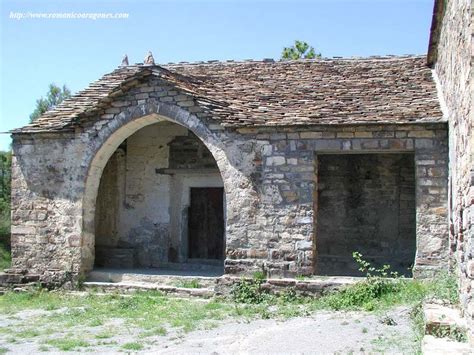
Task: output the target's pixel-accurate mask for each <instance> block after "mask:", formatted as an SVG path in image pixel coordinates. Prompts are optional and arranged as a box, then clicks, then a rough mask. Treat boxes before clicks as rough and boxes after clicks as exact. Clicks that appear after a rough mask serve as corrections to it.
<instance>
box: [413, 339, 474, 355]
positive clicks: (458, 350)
mask: <svg viewBox="0 0 474 355" xmlns="http://www.w3.org/2000/svg"><path fill="white" fill-rule="evenodd" d="M421 352H422V354H427V355H438V354H439V355H447V354H462V355H464V354H465V355H468V354H472V353H473V349H472V348H471V347H470V346H469V344H468V343H460V342H457V341H453V340H450V339H446V338H436V337H434V336H432V335H425V336H424V337H423V341H422V344H421Z"/></svg>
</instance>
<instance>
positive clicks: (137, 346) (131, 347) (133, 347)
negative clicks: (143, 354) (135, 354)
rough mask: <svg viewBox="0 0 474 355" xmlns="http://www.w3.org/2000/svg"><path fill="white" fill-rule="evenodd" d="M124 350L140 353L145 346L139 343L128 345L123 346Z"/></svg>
mask: <svg viewBox="0 0 474 355" xmlns="http://www.w3.org/2000/svg"><path fill="white" fill-rule="evenodd" d="M122 349H125V350H135V351H138V350H142V349H143V345H142V344H140V343H137V342H133V343H126V344H123V345H122Z"/></svg>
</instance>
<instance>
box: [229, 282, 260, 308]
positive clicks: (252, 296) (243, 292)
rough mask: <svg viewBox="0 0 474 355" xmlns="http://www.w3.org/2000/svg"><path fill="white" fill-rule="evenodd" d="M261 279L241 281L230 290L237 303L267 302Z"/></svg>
mask: <svg viewBox="0 0 474 355" xmlns="http://www.w3.org/2000/svg"><path fill="white" fill-rule="evenodd" d="M262 284H263V279H260V278H254V279H241V280H239V281H238V282H237V283H236V284H235V285H234V287H233V288H232V290H231V295H232V298H233V300H234V301H235V302H237V303H249V304H259V303H262V302H264V301H266V300H268V296H269V295H268V293H267V292H265V291H264V290H263V289H262Z"/></svg>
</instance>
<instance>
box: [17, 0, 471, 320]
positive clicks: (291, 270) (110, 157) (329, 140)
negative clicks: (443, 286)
mask: <svg viewBox="0 0 474 355" xmlns="http://www.w3.org/2000/svg"><path fill="white" fill-rule="evenodd" d="M472 53H473V52H472V3H471V1H470V0H455V1H454V0H453V1H448V2H446V3H445V2H444V1H442V0H440V1H436V3H435V11H434V17H433V26H432V33H431V39H430V46H429V53H428V60H427V58H426V57H425V56H406V57H373V58H365V59H319V60H299V61H288V62H275V61H273V60H263V61H246V62H231V61H230V62H215V61H212V62H205V63H192V64H190V63H180V64H169V65H155V64H154V63H153V61H152V60H151V59H150V58H147V61H146V63H145V64H136V65H126V64H125V65H122V66H120V67H119V68H118V69H116V70H114V71H113V72H112V73H110V74H107V75H105V76H103V77H102V78H101V79H99V80H98V81H96V82H94V83H92V84H91V85H90V86H89V87H88V88H87V89H85V90H83V91H81V92H79V93H78V94H77V95H75V96H73V97H72V98H71V99H68V100H66V101H64V102H63V103H62V104H61V105H59V106H58V107H56V109H54V110H53V111H50V112H47V113H46V114H44V115H43V116H42V117H41V118H39V119H38V120H37V121H35V122H34V123H32V124H30V125H28V126H25V127H23V128H20V129H17V130H14V131H13V132H12V136H13V152H14V158H13V171H12V176H13V181H12V190H13V192H12V256H13V267H12V270H10V273H12V274H14V273H15V272H16V273H17V274H22V273H24V272H25V271H27V273H28V274H34V275H38V277H39V278H40V280H42V281H44V282H48V283H58V284H60V283H62V282H65V281H68V280H71V279H74V278H77V277H78V276H79V275H81V274H87V273H88V272H90V271H91V270H92V269H93V268H95V267H96V268H99V267H107V268H157V269H165V270H166V269H176V268H179V269H184V270H193V269H196V268H200V267H210V266H212V267H213V268H215V270H217V274H218V273H221V274H222V273H225V274H250V273H252V272H254V271H257V270H258V271H264V272H265V273H266V274H267V275H268V276H269V277H274V278H278V277H292V276H297V275H313V274H314V275H357V266H356V265H355V264H354V262H353V260H352V252H354V251H358V252H360V253H362V254H363V255H364V257H365V258H367V259H368V260H370V261H371V262H373V263H374V264H375V265H382V264H390V265H392V267H393V268H394V269H396V270H398V271H399V272H401V273H404V274H406V275H412V274H413V276H415V277H419V276H421V277H423V276H432V275H434V274H435V273H436V272H438V271H440V270H443V269H444V270H446V269H448V267H450V266H451V268H452V269H455V270H456V272H457V273H458V274H459V276H460V286H461V290H462V303H463V305H464V307H465V310H466V311H467V313H466V314H467V315H468V316H469V319H470V320H471V321H472V315H473V313H474V308H473V303H472V286H473V277H474V264H473V261H472V256H473V244H472V223H471V220H472V216H473V215H474V214H473V213H472V212H471V211H472V200H473V196H474V195H473V188H472V181H474V175H472V174H473V173H472V161H471V157H472V136H471V124H472V123H471V122H472V120H471V116H472V111H471V106H472V104H471V93H472V77H471V76H472V73H471V65H472V64H471V63H472ZM448 132H449V133H448ZM448 146H449V150H448ZM23 270H25V271H23Z"/></svg>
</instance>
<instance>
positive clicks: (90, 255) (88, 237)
mask: <svg viewBox="0 0 474 355" xmlns="http://www.w3.org/2000/svg"><path fill="white" fill-rule="evenodd" d="M163 121H169V122H172V123H176V124H178V125H180V126H183V127H185V128H187V129H189V130H190V131H191V132H193V133H194V134H195V135H196V136H197V137H198V138H199V139H200V140H201V141H202V142H203V144H204V145H205V146H206V147H207V148H208V149H209V151H210V152H211V154H212V155H213V157H214V159H215V161H216V163H217V166H218V168H219V172H220V174H221V177H222V181H223V184H224V191H225V194H226V195H227V191H229V188H230V186H229V183H230V181H229V179H226V176H230V175H229V174H230V173H229V171H228V169H229V163H228V161H227V156H226V154H225V152H224V149H223V143H222V142H221V141H220V140H219V138H218V137H217V136H216V134H215V133H213V132H212V131H211V130H210V129H209V128H208V127H207V126H206V125H205V124H204V123H203V122H202V121H201V120H200V119H199V118H198V117H196V116H195V115H193V114H190V113H189V112H188V111H186V110H184V109H182V108H180V107H178V106H174V105H167V104H162V103H159V104H157V103H154V102H148V103H146V104H141V105H136V106H134V107H131V108H128V109H125V110H124V111H122V112H121V113H119V114H117V115H116V116H115V117H114V118H113V119H111V120H110V121H109V122H108V123H107V124H106V125H105V126H103V127H102V128H100V130H98V131H95V132H89V133H88V134H87V138H86V141H87V143H88V144H89V152H88V154H87V157H88V160H87V161H86V162H85V166H86V167H87V174H86V179H85V185H84V195H83V200H82V230H81V236H82V238H81V239H82V243H81V245H82V249H81V267H80V270H81V272H83V273H84V272H88V271H90V270H92V268H93V264H94V246H95V223H94V221H95V205H96V198H97V193H98V189H99V183H100V179H101V176H102V173H103V170H104V168H105V165H106V164H107V162H108V160H109V159H110V157H111V156H112V154H113V153H114V152H115V150H116V149H117V148H118V147H119V145H120V144H121V143H122V142H123V141H124V140H125V139H127V138H128V137H130V136H131V135H132V134H134V133H135V132H137V131H138V130H140V129H142V128H144V127H146V126H148V125H152V124H154V123H159V122H163ZM227 203H228V201H227ZM227 203H226V205H227ZM224 238H225V235H224Z"/></svg>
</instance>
